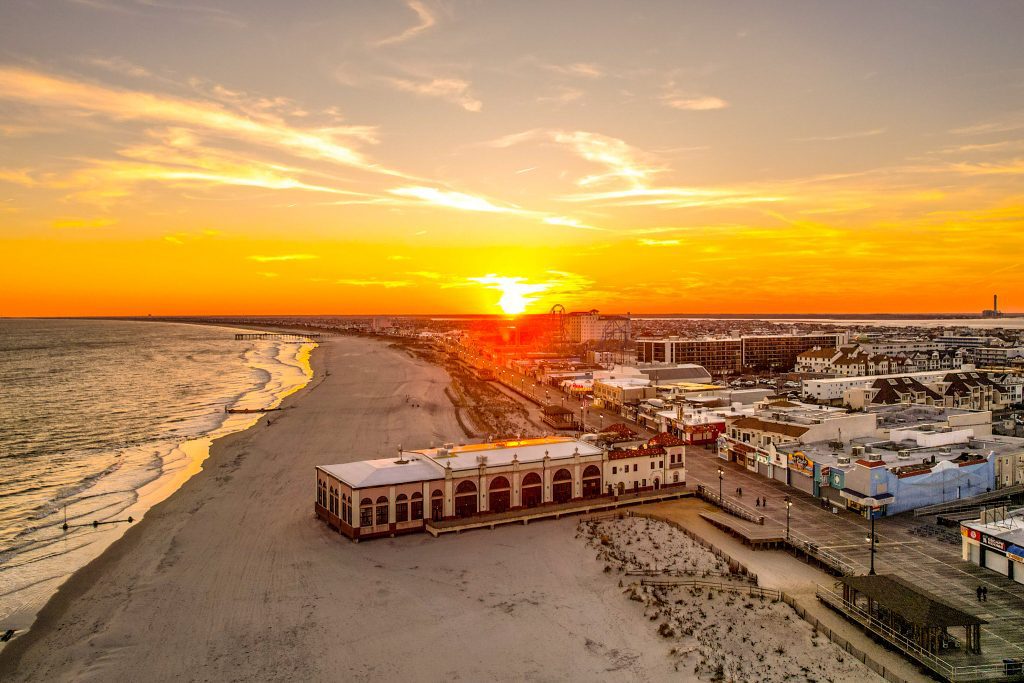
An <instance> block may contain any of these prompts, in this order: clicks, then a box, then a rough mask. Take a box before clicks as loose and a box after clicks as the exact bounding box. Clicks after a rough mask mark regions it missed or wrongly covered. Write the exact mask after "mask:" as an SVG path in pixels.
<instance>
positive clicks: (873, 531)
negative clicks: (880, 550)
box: [868, 508, 878, 576]
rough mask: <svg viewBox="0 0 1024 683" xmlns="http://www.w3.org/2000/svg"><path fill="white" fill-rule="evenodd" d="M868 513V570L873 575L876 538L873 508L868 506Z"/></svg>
mask: <svg viewBox="0 0 1024 683" xmlns="http://www.w3.org/2000/svg"><path fill="white" fill-rule="evenodd" d="M868 514H869V515H871V537H870V538H869V539H868V543H869V544H870V546H871V569H870V570H869V571H868V574H869V575H870V576H874V575H875V544H876V543H878V540H877V539H876V538H875V509H874V508H868Z"/></svg>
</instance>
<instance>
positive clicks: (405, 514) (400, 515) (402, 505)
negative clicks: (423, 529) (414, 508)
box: [395, 493, 409, 522]
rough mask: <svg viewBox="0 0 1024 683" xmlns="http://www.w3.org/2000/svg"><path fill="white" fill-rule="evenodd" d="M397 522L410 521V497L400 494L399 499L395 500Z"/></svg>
mask: <svg viewBox="0 0 1024 683" xmlns="http://www.w3.org/2000/svg"><path fill="white" fill-rule="evenodd" d="M395 521H396V522H408V521H409V497H408V496H406V495H405V494H404V493H399V494H398V497H397V498H395Z"/></svg>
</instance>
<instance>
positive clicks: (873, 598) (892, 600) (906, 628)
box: [840, 574, 988, 654]
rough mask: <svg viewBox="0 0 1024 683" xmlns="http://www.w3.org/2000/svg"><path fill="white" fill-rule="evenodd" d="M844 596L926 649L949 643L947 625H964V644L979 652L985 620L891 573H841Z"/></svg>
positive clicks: (944, 645) (932, 650)
mask: <svg viewBox="0 0 1024 683" xmlns="http://www.w3.org/2000/svg"><path fill="white" fill-rule="evenodd" d="M840 581H841V582H842V584H843V600H844V602H846V603H848V604H850V605H853V606H854V607H856V608H858V609H860V610H862V611H863V612H866V613H867V614H868V615H869V616H870V617H871V619H872V621H877V622H878V623H880V624H883V625H885V626H887V627H888V628H890V629H892V630H893V631H896V632H897V633H899V634H901V635H902V636H903V637H905V638H907V639H908V640H910V641H912V642H914V643H916V644H917V645H918V646H919V647H921V648H923V649H925V650H927V651H928V652H937V651H938V650H940V649H942V648H944V647H948V645H949V644H950V642H951V641H952V640H953V638H952V637H951V636H950V634H949V632H948V629H949V627H951V626H963V627H964V630H965V632H966V638H965V640H964V648H965V650H966V651H967V652H968V653H970V654H980V653H981V625H982V624H985V623H988V622H986V621H984V620H982V619H979V618H978V617H976V616H974V615H973V614H968V613H967V612H964V611H963V610H960V609H957V608H956V607H953V606H952V605H950V604H949V603H947V602H945V601H943V600H942V599H940V598H939V597H937V596H935V595H933V594H932V593H929V592H928V591H925V590H922V589H920V588H918V587H917V586H915V585H914V584H913V583H911V582H910V581H907V580H906V579H902V578H900V577H898V576H894V575H892V574H876V575H868V576H844V577H842V578H841V579H840Z"/></svg>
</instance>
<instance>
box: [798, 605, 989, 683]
mask: <svg viewBox="0 0 1024 683" xmlns="http://www.w3.org/2000/svg"><path fill="white" fill-rule="evenodd" d="M815 595H816V596H817V598H818V600H820V601H821V602H823V603H825V604H826V605H828V606H829V607H831V608H832V609H834V610H836V611H838V612H840V613H841V614H843V615H844V616H846V617H847V618H848V619H850V620H852V621H855V622H857V623H858V624H860V625H861V626H863V627H864V629H865V630H867V631H870V632H871V633H874V634H875V635H877V636H880V637H881V638H883V639H884V640H885V641H886V642H888V643H889V644H890V645H892V646H893V647H895V648H896V649H898V650H900V651H901V652H903V653H904V654H905V655H907V656H908V657H910V658H912V659H915V660H917V661H918V662H920V663H921V664H923V665H924V666H925V667H927V668H928V669H931V670H932V671H933V672H935V673H936V674H938V675H939V676H941V677H942V678H945V679H946V680H948V681H953V682H954V683H956V682H957V681H980V680H986V679H995V678H1002V677H1003V676H1004V675H1005V673H1004V665H1003V664H1001V663H991V664H974V665H969V666H954V665H952V664H950V663H949V662H946V661H943V660H942V659H941V658H939V657H936V656H935V655H934V654H932V653H931V652H929V651H928V650H926V649H924V648H923V647H921V646H920V645H918V644H917V643H915V642H914V641H912V640H910V639H909V638H907V637H906V636H904V635H903V634H901V633H899V632H898V631H894V630H893V629H891V628H889V627H888V626H886V625H885V624H883V623H881V622H879V621H878V620H877V619H875V618H874V617H872V616H871V615H870V614H868V613H867V612H865V611H864V610H862V609H861V608H860V607H857V606H856V605H854V604H853V603H851V602H848V601H846V600H844V599H843V597H842V596H841V595H839V594H838V593H834V592H832V591H830V590H829V589H828V588H825V587H824V586H820V585H819V586H818V587H817V590H816V591H815ZM950 638H951V639H952V640H953V642H954V643H955V644H956V645H957V646H959V642H960V641H959V640H957V639H956V638H953V637H952V636H950Z"/></svg>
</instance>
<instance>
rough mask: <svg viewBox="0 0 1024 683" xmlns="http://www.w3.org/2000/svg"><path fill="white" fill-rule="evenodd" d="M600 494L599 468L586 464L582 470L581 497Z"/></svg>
mask: <svg viewBox="0 0 1024 683" xmlns="http://www.w3.org/2000/svg"><path fill="white" fill-rule="evenodd" d="M600 495H601V469H600V468H599V467H598V466H597V465H588V466H587V469H585V470H583V497H584V498H595V497H597V496H600Z"/></svg>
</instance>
